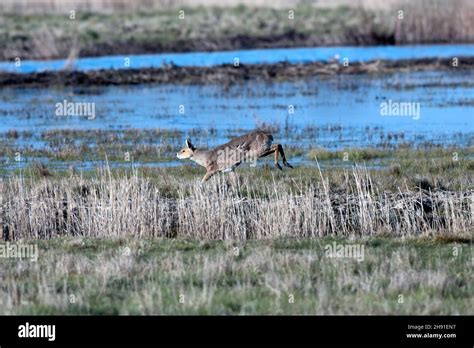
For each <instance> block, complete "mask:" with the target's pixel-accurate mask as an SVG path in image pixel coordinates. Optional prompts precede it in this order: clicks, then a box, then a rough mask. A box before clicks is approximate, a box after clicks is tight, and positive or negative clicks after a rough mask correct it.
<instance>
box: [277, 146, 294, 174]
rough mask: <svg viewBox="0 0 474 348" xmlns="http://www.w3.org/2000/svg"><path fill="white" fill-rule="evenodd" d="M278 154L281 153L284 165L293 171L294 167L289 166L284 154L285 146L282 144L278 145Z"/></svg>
mask: <svg viewBox="0 0 474 348" xmlns="http://www.w3.org/2000/svg"><path fill="white" fill-rule="evenodd" d="M278 152H279V153H280V155H281V158H282V160H283V165H284V166H285V167H289V168H292V169H293V166H292V165H291V164H289V163H288V161H287V160H286V157H285V153H284V152H283V146H281V144H278Z"/></svg>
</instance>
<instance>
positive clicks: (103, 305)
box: [0, 237, 474, 315]
mask: <svg viewBox="0 0 474 348" xmlns="http://www.w3.org/2000/svg"><path fill="white" fill-rule="evenodd" d="M35 244H36V245H37V248H38V249H37V250H38V255H37V256H38V260H37V261H36V262H33V261H31V260H30V259H23V260H19V259H13V258H12V259H2V260H0V265H2V273H3V276H2V286H1V287H0V295H1V296H0V313H2V314H20V315H21V314H96V315H97V314H99V315H104V314H112V315H115V314H201V315H202V314H319V315H321V314H362V315H364V314H418V315H422V314H435V315H442V314H445V315H453V314H471V309H472V305H473V300H474V299H473V292H472V289H473V285H474V284H473V278H472V270H470V268H469V267H466V265H467V264H468V263H469V262H470V261H469V260H470V259H471V257H472V252H473V247H472V244H469V241H468V240H467V239H449V238H417V239H407V240H404V241H403V240H394V239H391V238H381V237H377V238H363V239H358V240H350V239H337V238H329V237H326V238H319V239H273V240H267V241H258V242H256V241H248V242H240V243H232V242H222V241H201V242H198V241H191V240H180V239H178V240H173V239H97V238H94V239H90V238H79V237H77V238H56V239H54V240H49V241H36V242H35ZM341 248H342V249H341ZM336 250H346V251H344V252H339V253H337V252H336ZM374 279H376V281H374ZM71 299H73V300H71Z"/></svg>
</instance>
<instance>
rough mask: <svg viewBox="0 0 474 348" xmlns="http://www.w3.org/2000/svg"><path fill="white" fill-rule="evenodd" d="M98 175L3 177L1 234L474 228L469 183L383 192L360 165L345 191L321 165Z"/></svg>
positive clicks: (217, 236)
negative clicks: (269, 170) (253, 173)
mask: <svg viewBox="0 0 474 348" xmlns="http://www.w3.org/2000/svg"><path fill="white" fill-rule="evenodd" d="M97 174H98V175H96V176H95V177H90V178H84V177H81V176H80V175H78V174H75V173H71V174H70V176H69V177H67V178H64V177H63V178H52V177H49V176H45V177H43V178H39V179H38V178H35V179H33V178H24V177H21V176H14V177H10V178H6V179H4V180H3V181H2V184H1V185H2V215H1V216H2V229H3V239H6V240H18V239H25V240H28V239H30V240H31V239H51V238H55V237H58V236H83V237H133V238H135V237H136V238H142V237H172V238H176V237H177V238H191V239H196V240H211V239H213V240H249V239H268V238H279V237H322V236H356V237H357V236H375V235H391V236H395V237H403V236H420V235H424V236H426V235H463V234H465V233H468V232H469V231H471V232H472V230H473V222H474V220H473V216H474V194H473V192H472V191H463V190H459V191H456V192H454V191H443V190H439V189H433V190H432V189H431V188H430V187H424V189H423V186H422V185H420V188H418V189H413V188H409V187H405V188H403V187H401V188H399V190H398V192H388V191H385V190H382V189H381V186H380V185H379V184H378V182H377V181H374V180H372V178H371V175H370V174H369V172H368V171H367V170H366V169H365V168H362V167H354V168H353V169H352V170H345V171H344V174H343V180H344V181H345V185H344V187H345V188H343V189H342V188H340V187H339V186H338V187H336V186H334V185H333V184H332V182H331V181H330V180H329V178H328V177H326V176H325V174H323V173H321V172H320V178H319V179H318V180H312V181H309V182H308V181H301V182H299V181H298V180H296V179H295V178H285V177H278V178H276V177H275V178H274V179H273V180H270V181H268V180H267V181H264V180H258V179H255V177H250V176H241V177H228V176H224V175H220V176H216V177H215V178H212V180H210V181H209V182H208V183H206V184H205V185H199V184H198V181H197V179H190V178H179V177H173V176H168V177H164V178H163V179H162V181H163V182H160V183H159V184H157V183H154V182H152V181H150V180H149V179H147V178H144V177H142V176H141V175H139V173H138V172H137V171H133V173H128V174H122V175H117V174H115V173H111V171H110V170H109V169H108V168H106V169H104V170H101V171H100V172H99V173H97ZM158 180H159V179H158ZM170 192H171V194H170Z"/></svg>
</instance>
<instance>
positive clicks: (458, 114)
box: [0, 71, 474, 149]
mask: <svg viewBox="0 0 474 348" xmlns="http://www.w3.org/2000/svg"><path fill="white" fill-rule="evenodd" d="M472 81H474V71H473V72H470V71H452V72H445V71H441V72H414V73H397V74H392V75H376V76H371V75H340V76H323V77H321V76H317V77H313V78H311V79H306V80H305V81H297V82H284V83H272V84H266V83H256V82H248V83H245V84H239V85H236V86H231V87H230V88H223V87H221V86H218V85H206V86H174V85H158V86H157V85H143V86H109V87H101V88H98V89H97V88H95V87H88V88H85V89H84V88H82V89H76V88H73V87H70V88H64V89H47V88H45V89H34V88H33V89H26V88H4V89H1V90H0V120H1V122H0V133H3V132H6V131H8V130H10V129H16V130H18V131H32V132H34V133H37V132H41V131H47V130H51V129H57V128H61V129H69V128H72V129H88V130H89V129H110V130H123V129H128V128H149V129H150V128H164V129H178V130H181V131H183V133H184V134H189V132H190V131H191V130H192V129H193V128H198V129H205V130H206V129H210V128H212V129H216V130H217V134H218V136H217V137H213V138H210V137H207V136H203V137H202V139H197V140H196V141H197V142H198V143H199V144H200V145H204V146H212V145H216V144H218V143H221V142H223V141H224V140H227V138H226V136H227V135H228V132H227V130H228V129H234V130H236V131H235V132H234V134H239V133H240V132H242V130H248V129H252V128H255V127H257V126H259V125H262V124H263V123H266V124H268V125H271V126H275V127H279V128H280V129H281V130H283V129H284V128H285V127H286V126H287V125H289V127H290V128H291V127H294V128H295V129H296V132H298V131H301V130H302V129H304V128H305V127H308V126H311V127H317V128H319V131H318V132H317V133H316V134H315V135H314V137H313V136H312V137H311V138H308V136H306V137H303V138H300V137H299V136H297V135H295V134H293V133H294V132H293V131H291V132H290V133H291V134H290V135H288V136H286V135H284V134H283V133H284V132H283V131H282V132H281V133H280V135H279V136H280V138H281V137H287V138H283V139H281V140H282V141H284V142H285V143H290V144H291V143H295V144H298V145H304V144H307V145H311V144H312V145H313V146H314V145H316V146H319V147H325V148H327V149H340V148H345V147H365V146H377V144H379V143H383V142H385V141H386V140H387V138H386V137H382V138H381V133H385V135H386V134H387V133H388V132H392V133H403V136H404V137H403V138H402V139H399V140H398V141H399V142H403V141H413V142H416V143H420V142H423V141H431V142H435V143H439V144H443V145H462V146H465V145H473V144H474V84H473V83H472ZM425 86H429V87H425ZM407 87H408V88H407ZM64 99H67V100H68V101H70V102H93V103H95V105H96V118H95V119H88V118H87V117H77V116H69V117H59V116H56V115H55V104H56V103H58V102H59V103H61V102H62V101H63V100H64ZM388 100H392V101H393V102H409V103H419V106H420V114H419V117H411V116H383V115H382V114H381V103H383V102H387V101H388ZM180 105H183V106H184V107H185V109H184V113H180V111H179V110H180V109H179V107H180ZM289 105H293V107H294V113H293V114H290V113H289V112H288V106H289ZM334 125H338V126H340V127H341V129H340V130H336V131H334V130H333V131H331V130H330V129H331V127H334ZM367 129H371V131H367ZM374 129H380V130H381V131H378V130H377V131H374ZM32 140H34V139H32ZM193 140H194V137H193ZM26 141H28V139H27V140H26Z"/></svg>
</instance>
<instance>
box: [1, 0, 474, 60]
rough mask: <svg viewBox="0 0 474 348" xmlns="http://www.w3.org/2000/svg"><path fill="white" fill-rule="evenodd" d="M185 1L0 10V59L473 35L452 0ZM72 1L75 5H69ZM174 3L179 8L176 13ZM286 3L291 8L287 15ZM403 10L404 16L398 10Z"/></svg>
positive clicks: (467, 16)
mask: <svg viewBox="0 0 474 348" xmlns="http://www.w3.org/2000/svg"><path fill="white" fill-rule="evenodd" d="M269 6H270V8H269V7H258V8H253V7H245V6H237V7H204V6H201V7H184V8H182V9H168V8H166V9H162V10H160V9H147V10H139V11H133V12H128V11H125V12H123V11H118V12H111V13H110V12H109V13H98V12H83V11H81V10H78V11H77V13H76V14H75V18H74V19H70V18H69V16H70V13H69V10H70V9H64V11H63V13H61V12H60V13H53V12H49V13H46V14H45V13H38V14H32V13H28V12H27V11H26V12H27V14H23V13H22V11H21V10H17V11H14V12H13V13H4V14H1V15H0V22H1V23H2V26H1V30H0V41H1V42H2V48H1V50H0V60H12V59H15V58H17V57H20V58H22V59H52V58H66V57H70V58H71V59H74V58H75V57H77V56H98V55H116V54H137V53H157V52H171V51H173V52H177V51H179V52H183V51H213V50H231V49H248V48H264V47H300V46H320V45H369V44H370V45H374V44H408V43H427V42H431V43H433V42H437V43H447V42H450V43H453V42H472V41H473V40H474V22H473V21H472V14H473V12H474V7H473V6H472V4H471V3H470V2H469V1H466V0H456V1H450V2H449V3H445V2H440V3H437V5H435V4H433V3H432V2H431V1H418V2H409V1H404V2H400V3H399V4H397V5H396V6H393V7H390V6H384V7H382V8H380V7H376V8H375V9H373V10H370V9H368V8H367V7H366V8H356V7H349V6H339V7H330V8H320V7H313V6H308V5H301V4H300V5H297V6H296V7H291V8H281V9H276V8H271V5H269ZM71 7H72V8H75V7H74V6H72V5H71ZM179 10H182V11H184V17H183V18H180V17H179V16H180V13H179V12H178V11H179ZM289 10H292V11H294V17H293V18H290V17H291V16H289V12H288V11H289ZM400 10H402V11H404V16H403V19H399V18H398V16H399V12H398V11H400Z"/></svg>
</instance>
